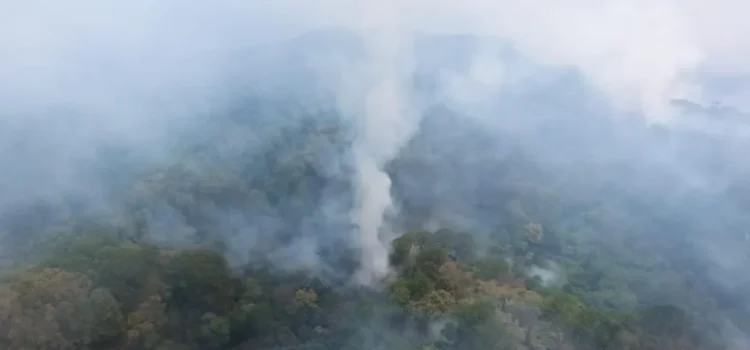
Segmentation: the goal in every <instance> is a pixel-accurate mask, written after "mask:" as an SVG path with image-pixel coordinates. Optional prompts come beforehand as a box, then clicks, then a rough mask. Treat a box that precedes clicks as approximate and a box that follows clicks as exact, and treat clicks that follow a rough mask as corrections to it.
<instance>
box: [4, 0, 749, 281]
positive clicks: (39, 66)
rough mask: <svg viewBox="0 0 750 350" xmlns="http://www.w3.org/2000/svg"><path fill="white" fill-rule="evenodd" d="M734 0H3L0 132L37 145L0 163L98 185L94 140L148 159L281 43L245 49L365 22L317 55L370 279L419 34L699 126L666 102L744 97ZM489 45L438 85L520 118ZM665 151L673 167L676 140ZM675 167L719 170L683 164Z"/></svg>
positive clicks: (474, 114) (17, 183)
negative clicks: (340, 119)
mask: <svg viewBox="0 0 750 350" xmlns="http://www.w3.org/2000/svg"><path fill="white" fill-rule="evenodd" d="M746 10H750V5H746V4H745V3H744V2H741V1H732V0H722V1H715V2H712V3H711V4H710V5H709V4H708V3H707V2H705V1H698V0H689V1H677V0H658V1H654V0H651V1H645V0H644V1H626V0H606V1H602V0H600V1H590V0H576V1H568V2H565V3H560V2H556V1H552V0H534V1H516V0H509V1H480V0H471V1H451V0H439V1H426V0H405V1H374V0H373V1H369V0H361V1H344V0H325V1H303V0H282V1H275V2H265V3H261V2H257V1H239V0H219V1H212V2H192V3H189V4H188V3H184V2H177V1H173V0H167V1H160V2H154V1H145V0H135V1H128V2H125V3H113V2H101V1H91V0H72V1H68V2H65V3H60V2H55V1H51V0H49V1H43V0H36V1H6V2H4V3H2V4H0V104H1V106H2V110H0V113H2V116H0V122H1V123H2V129H0V131H2V133H7V135H14V137H13V138H12V139H14V140H15V139H18V138H20V139H25V140H26V142H27V143H28V144H33V145H34V146H33V147H26V148H24V146H23V145H21V144H18V143H16V142H15V141H14V142H11V141H7V140H10V139H11V138H10V137H9V138H3V139H4V140H6V141H4V142H3V145H2V146H3V150H2V157H3V162H4V163H3V164H4V167H7V168H11V166H9V165H8V166H6V165H5V164H11V163H17V164H20V165H18V166H16V167H13V168H14V169H12V170H8V171H4V172H3V174H2V176H0V190H1V191H2V195H3V201H4V202H6V203H12V202H15V201H17V200H21V199H24V198H27V197H29V196H33V195H39V196H50V195H54V194H56V193H62V192H69V191H72V192H76V191H78V192H98V191H99V189H97V188H96V187H97V186H96V184H94V183H92V182H90V181H87V180H86V178H85V177H84V176H83V173H82V170H81V169H83V168H85V165H86V164H88V163H90V162H91V161H92V159H94V158H95V157H96V156H97V155H96V150H97V148H98V147H99V146H100V145H101V144H115V145H118V146H122V147H125V148H127V149H129V150H131V151H133V152H135V153H136V154H137V155H138V156H139V157H142V158H148V159H152V158H153V159H158V158H159V157H162V153H163V152H166V151H164V149H166V148H168V147H169V144H170V142H171V141H168V140H169V135H170V134H171V133H172V132H173V131H174V130H175V129H176V128H179V127H180V125H182V124H183V123H189V121H190V118H189V117H190V116H194V115H210V114H211V113H212V112H214V108H215V106H216V105H220V104H221V102H222V99H223V98H224V97H223V96H224V95H225V94H226V93H227V90H226V89H227V88H226V87H227V86H228V84H227V82H228V81H231V80H232V78H233V76H234V75H235V74H237V73H238V72H242V74H244V75H245V76H247V77H248V79H249V80H251V81H252V84H253V85H255V86H263V85H272V84H273V83H274V82H273V79H275V78H276V77H274V76H273V74H269V75H264V74H263V73H264V72H265V70H266V68H267V66H266V65H264V64H268V63H269V62H274V61H275V60H277V59H280V57H276V56H274V55H273V54H269V56H267V57H265V58H263V59H264V60H265V61H263V62H265V63H264V64H260V63H258V60H261V58H260V56H261V55H255V56H254V55H252V54H248V52H250V51H252V50H255V51H252V52H264V48H270V47H272V46H273V45H275V44H278V43H280V42H282V41H283V40H285V39H288V38H292V37H295V36H297V35H300V34H304V33H307V32H310V31H313V30H316V29H321V28H329V27H338V28H344V29H347V30H349V31H352V32H354V33H356V34H357V35H359V36H360V37H361V39H362V40H363V56H364V58H363V59H360V60H354V61H350V60H347V59H343V62H342V61H335V60H330V61H327V60H318V61H316V64H315V65H314V67H315V69H316V70H317V71H318V73H320V74H322V75H324V76H326V77H329V78H331V79H330V80H327V81H326V82H325V85H326V88H328V89H331V90H332V91H333V92H334V95H335V96H336V100H337V105H338V107H339V109H340V111H341V113H342V114H344V115H346V116H348V117H349V118H351V119H350V120H351V122H352V124H353V125H355V129H356V131H355V140H354V144H353V150H352V151H353V154H354V167H355V171H354V175H353V176H354V179H353V182H354V183H355V192H356V196H355V197H356V199H355V205H354V208H353V212H352V214H351V215H352V219H353V221H354V222H355V226H356V227H357V228H356V229H355V230H354V231H355V232H352V234H353V235H356V236H355V237H356V238H353V239H354V240H355V241H357V242H359V243H358V244H359V245H360V246H361V248H362V252H363V253H362V256H361V266H362V271H361V273H360V275H359V276H360V282H363V283H373V282H374V281H377V280H378V279H380V278H382V277H383V276H385V275H386V274H387V272H388V271H387V270H388V264H387V255H388V248H387V247H388V244H389V242H390V240H391V239H392V238H393V237H394V235H395V233H394V232H392V230H391V229H390V228H389V227H388V223H387V220H386V219H387V215H388V214H389V211H392V210H395V209H396V208H395V205H394V200H393V198H392V197H391V179H390V178H389V177H388V175H387V173H386V172H385V170H384V168H385V166H386V165H387V164H388V163H389V162H390V161H392V160H393V159H394V158H396V157H397V156H398V155H399V151H400V149H401V148H402V147H404V146H405V145H406V144H407V143H408V142H409V140H410V138H411V137H412V136H413V135H414V134H416V133H417V132H418V131H419V130H418V128H419V125H420V116H421V115H422V110H421V109H422V106H421V105H420V103H418V102H416V100H415V98H414V96H412V93H413V91H412V86H411V76H412V74H413V73H414V72H415V71H417V70H418V68H419V67H418V66H417V63H416V58H415V55H416V53H415V45H416V44H415V42H416V41H415V38H416V37H417V36H418V35H422V34H442V35H447V34H472V35H476V36H481V37H492V38H498V39H500V40H503V41H504V42H507V43H509V44H510V45H512V46H513V47H514V48H515V49H516V50H518V51H519V52H520V53H521V54H522V55H524V56H526V57H528V58H529V59H530V60H532V61H534V62H536V63H537V64H538V65H539V66H543V67H572V68H573V69H575V70H576V71H577V72H579V73H580V74H581V75H582V77H583V79H584V85H585V86H586V87H587V88H590V89H591V90H593V91H596V92H597V93H598V94H600V95H601V96H602V97H601V98H602V99H603V100H605V101H607V103H608V104H612V105H613V106H614V107H615V108H616V110H617V111H618V115H619V114H626V113H636V114H640V115H643V116H645V118H646V119H647V120H649V121H650V122H653V123H667V124H671V125H678V126H680V127H684V126H686V125H693V126H692V127H693V128H698V129H701V130H705V129H708V128H709V127H711V125H713V124H710V123H709V125H706V123H707V122H705V121H702V120H703V119H700V120H701V122H699V123H694V124H689V123H687V122H686V121H683V120H682V119H681V118H680V116H681V115H680V113H676V112H675V110H674V109H673V104H672V103H671V101H672V100H675V99H683V100H690V101H694V102H696V103H699V104H704V105H705V104H708V103H710V102H711V101H714V100H718V101H721V102H722V103H724V104H726V105H730V106H734V107H737V108H743V107H748V106H747V105H746V101H748V99H747V97H750V94H748V91H749V90H748V89H747V86H748V84H747V81H746V78H744V77H746V74H747V73H748V72H747V69H748V68H747V66H746V65H745V64H744V62H743V60H742V58H743V57H747V55H748V54H750V40H748V38H747V36H746V35H744V33H746V32H747V31H748V30H750V25H748V24H747V22H746V21H744V18H743V17H742V15H741V14H744V13H747V11H746ZM491 42H492V41H491V40H489V41H486V42H482V43H480V44H478V45H477V46H478V47H477V48H476V50H475V51H473V52H471V53H470V55H471V58H470V62H471V63H470V64H469V68H468V69H466V70H445V71H442V70H441V71H440V72H439V73H440V76H441V79H440V81H439V82H438V85H439V86H438V90H439V91H440V93H438V95H437V96H438V97H437V98H436V99H437V100H439V102H441V103H444V104H447V105H449V106H451V107H452V108H455V109H458V110H461V111H464V112H466V113H465V114H466V115H467V117H470V118H473V120H479V121H480V122H481V123H483V125H486V126H487V127H488V128H493V127H500V128H505V129H507V128H520V127H519V125H521V124H522V123H523V120H521V119H523V118H516V117H512V116H509V115H508V114H504V115H496V114H493V113H490V112H489V111H492V110H493V108H494V107H496V105H495V103H496V101H494V99H495V98H496V97H497V96H498V94H506V95H512V94H513V93H514V92H518V91H522V90H523V89H525V88H526V87H527V86H528V85H529V84H531V83H533V81H535V80H534V79H537V78H539V66H535V67H530V66H525V65H522V64H515V63H509V62H508V61H507V60H504V59H502V58H501V57H499V54H498V52H499V51H500V49H498V47H496V46H494V45H493V44H491ZM269 52H270V51H269ZM727 77H732V78H734V77H736V79H738V80H739V81H740V82H739V83H736V84H734V85H733V86H729V85H730V84H729V83H726V82H723V81H722V80H721V79H726V78H727ZM530 82H531V83H530ZM562 89H564V87H563V88H562ZM542 103H543V102H542ZM726 129H729V131H735V130H737V129H738V128H736V127H732V128H724V129H722V128H718V129H717V130H718V131H716V132H718V133H719V134H720V135H725V134H726V135H731V137H737V136H736V135H733V134H729V133H728V132H727V130H726ZM23 133H27V134H28V135H27V136H19V135H25V134H23ZM726 137H730V136H726ZM740 137H744V136H742V135H740ZM637 151H645V152H654V153H658V152H660V150H659V151H657V150H653V149H645V150H637ZM628 152H633V153H635V152H636V151H634V150H629V151H628ZM664 159H666V160H665V161H664V163H668V162H673V163H674V164H677V165H680V166H684V165H683V164H684V163H683V162H682V161H681V160H677V159H676V158H675V157H674V156H673V154H672V153H669V152H667V153H666V155H665V156H664ZM678 177H684V178H693V179H694V180H690V181H691V182H694V183H709V182H711V180H713V179H714V176H713V175H711V174H708V175H707V174H698V173H695V172H693V171H690V170H685V171H683V172H681V173H680V174H679V176H678ZM307 243H308V242H306V244H307ZM311 244H312V243H311ZM310 254H312V253H310ZM310 254H306V255H305V256H306V257H307V256H309V255H310ZM306 259H307V258H306Z"/></svg>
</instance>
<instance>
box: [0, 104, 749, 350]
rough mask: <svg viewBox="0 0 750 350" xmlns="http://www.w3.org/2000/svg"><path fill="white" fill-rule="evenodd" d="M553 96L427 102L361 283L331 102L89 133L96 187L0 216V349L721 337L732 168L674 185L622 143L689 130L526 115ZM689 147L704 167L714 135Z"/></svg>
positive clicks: (710, 341)
mask: <svg viewBox="0 0 750 350" xmlns="http://www.w3.org/2000/svg"><path fill="white" fill-rule="evenodd" d="M567 99H568V98H567V97H566V98H563V100H565V101H562V100H554V99H547V100H546V105H545V106H544V108H543V107H534V108H537V109H535V110H534V111H533V112H534V113H537V114H538V115H539V116H540V118H541V120H543V121H544V122H541V123H539V125H535V126H529V127H528V128H526V129H523V130H518V129H514V130H505V131H502V128H501V130H500V131H498V130H493V131H491V132H488V131H486V130H483V127H482V126H480V125H474V124H471V123H467V122H465V121H463V120H460V119H459V118H457V117H456V116H455V115H454V114H453V113H452V112H451V111H449V110H447V109H441V108H436V109H434V110H429V111H428V112H427V116H426V118H425V120H424V123H423V125H422V126H421V129H420V133H419V134H418V135H416V137H415V138H414V139H413V140H412V142H411V143H410V144H409V145H407V147H406V148H405V149H404V150H403V152H402V154H401V156H400V157H399V158H397V159H396V160H394V161H393V162H392V163H391V164H389V166H388V172H389V174H390V175H391V177H392V179H393V195H394V197H395V198H396V200H397V202H398V204H399V208H400V211H399V212H398V215H394V216H393V217H390V218H389V222H388V224H389V226H390V227H393V228H394V230H395V231H396V232H397V233H398V235H397V236H398V238H397V239H395V240H394V241H393V242H392V244H391V255H390V263H391V267H392V269H393V274H392V275H391V276H390V277H389V278H388V279H387V280H386V281H383V284H382V285H381V286H376V288H372V287H362V286H357V285H353V284H351V283H350V282H351V280H352V275H353V273H354V272H355V271H356V270H357V268H358V266H357V264H358V260H357V256H358V254H359V252H358V249H360V248H359V246H358V245H357V244H356V240H355V239H354V238H352V232H353V230H352V228H351V219H350V217H349V212H348V210H349V208H351V193H352V188H351V187H352V184H351V181H350V179H351V173H352V169H351V162H350V161H349V157H350V155H349V154H348V152H349V151H348V150H349V149H350V148H349V146H350V141H351V132H350V131H349V130H348V129H347V126H346V123H343V122H342V121H341V120H340V119H339V118H338V117H336V116H335V113H332V112H330V111H318V110H316V109H311V108H309V107H308V106H306V105H304V104H297V103H289V102H288V101H281V102H279V101H276V102H274V101H262V102H261V101H250V102H248V101H244V102H243V105H242V106H241V108H239V109H238V110H233V111H230V112H227V113H224V114H222V115H212V116H211V118H210V122H208V123H207V124H208V125H206V124H205V123H200V125H197V126H196V127H195V128H194V129H190V130H182V131H180V136H181V137H182V138H183V140H182V141H181V142H178V145H177V146H176V147H175V149H172V150H171V152H172V155H173V156H174V158H173V159H175V160H174V161H172V162H171V163H168V164H157V165H152V164H140V163H138V161H137V159H135V158H137V157H135V156H129V155H128V154H127V152H119V151H118V150H110V151H109V152H108V153H103V154H102V156H101V157H102V164H101V167H95V168H97V169H107V170H106V172H105V173H104V174H100V176H101V177H103V178H106V179H107V186H106V188H107V191H106V192H105V193H104V194H103V195H101V196H99V197H97V198H95V199H96V200H94V199H91V198H84V199H83V200H82V199H81V198H77V197H76V196H75V193H74V194H73V195H69V196H68V195H66V196H62V197H61V198H52V199H50V198H44V199H29V200H28V201H27V202H26V203H16V204H15V206H14V207H13V210H8V211H6V212H5V213H4V217H3V218H2V220H0V224H2V233H3V235H2V241H1V242H0V245H1V246H2V247H3V256H2V257H3V267H4V270H3V274H2V283H1V284H0V348H2V349H8V350H21V349H133V350H140V349H163V350H171V349H186V350H188V349H268V350H271V349H276V350H281V349H321V350H322V349H331V350H333V349H336V350H339V349H388V350H391V349H393V350H398V349H404V350H406V349H414V350H416V349H422V350H426V349H436V350H437V349H444V350H448V349H456V350H459V349H460V350H489V349H524V350H543V349H548V350H564V349H592V350H593V349H612V350H614V349H620V350H625V349H629V350H636V349H638V350H640V349H643V350H646V349H648V350H669V349H722V348H727V347H728V346H730V345H732V344H731V343H732V342H734V341H735V339H734V336H735V335H734V333H731V332H730V331H732V330H733V331H736V332H738V333H740V334H741V333H742V331H744V330H745V329H747V327H748V325H750V322H749V321H750V319H748V318H747V317H746V314H747V312H746V309H745V302H744V300H745V299H743V298H744V297H745V295H746V293H747V292H748V291H750V289H748V287H747V286H748V284H747V283H746V282H745V279H743V278H741V277H737V276H738V275H737V274H736V273H735V271H734V270H732V268H731V266H730V267H726V266H723V267H722V268H721V269H718V268H717V267H716V266H715V265H714V264H713V261H712V260H711V259H710V257H709V256H708V255H707V254H705V251H702V250H701V248H704V247H706V246H711V247H721V248H725V247H730V246H732V247H735V248H737V249H740V250H741V249H743V247H745V244H746V242H745V240H743V239H742V238H743V237H744V236H743V235H744V231H742V230H741V228H743V227H748V226H747V225H748V224H750V223H747V220H749V219H748V218H746V217H745V216H744V215H742V208H745V209H747V208H746V207H743V205H745V206H746V203H747V202H743V201H742V200H743V198H747V195H746V194H747V193H746V192H743V188H746V187H743V186H741V183H740V182H733V183H732V184H733V185H732V186H733V187H730V188H731V190H729V191H723V192H722V191H719V192H701V191H684V190H683V188H681V187H679V186H677V185H676V184H675V181H673V180H670V179H671V178H670V177H669V175H668V174H667V172H668V171H669V170H670V169H669V167H666V168H660V167H653V166H652V165H651V164H649V163H648V161H646V160H643V158H638V157H635V156H633V154H636V153H638V152H639V151H641V150H639V149H637V147H640V146H642V145H644V144H654V143H656V142H660V140H664V139H670V140H679V139H680V138H685V139H689V140H690V142H687V143H681V144H680V143H679V142H678V144H680V145H683V146H685V145H687V146H689V147H693V146H695V145H696V142H698V141H696V140H695V139H694V138H692V136H690V135H688V134H687V132H685V131H672V130H666V131H665V130H660V129H657V128H653V127H648V126H646V125H645V124H641V123H638V122H630V121H627V122H624V123H622V124H621V125H620V124H618V125H615V123H617V122H615V121H608V120H603V121H601V123H600V124H596V122H592V121H591V120H590V119H584V118H587V117H586V116H581V117H580V118H581V119H580V120H578V119H575V118H573V117H570V118H567V119H560V120H558V121H557V122H554V121H553V120H552V119H544V116H545V115H546V114H545V113H547V114H549V111H550V110H555V109H564V108H565V107H564V106H563V104H565V103H568V102H569V101H568V100H567ZM529 105H533V103H532V102H529ZM529 108H531V107H529ZM581 120H587V122H586V123H587V124H586V125H588V126H589V128H584V127H582V126H581V125H582V124H577V123H576V122H577V121H581ZM280 121H284V123H281V122H280ZM540 125H541V126H540ZM634 135H635V136H634ZM571 140H575V141H576V142H571ZM603 140H605V141H606V142H603ZM702 142H703V143H701V144H700V145H701V146H705V147H708V148H712V149H715V148H717V147H719V146H717V145H716V144H714V143H717V142H719V141H716V140H713V139H710V140H704V141H702ZM573 143H575V145H573ZM593 145H597V146H598V148H597V147H592V146H593ZM622 145H635V146H633V147H634V149H633V150H629V151H628V152H620V153H616V152H614V150H622V148H621V146H622ZM688 151H689V150H688ZM686 153H689V157H688V158H689V159H684V160H681V162H682V163H683V164H692V165H695V166H696V167H700V168H701V169H703V168H706V167H710V166H711V165H710V164H708V165H707V164H706V162H708V161H710V160H711V159H710V158H711V157H713V156H715V155H716V154H710V155H707V156H706V155H701V154H700V152H686ZM603 155H604V156H603ZM560 158H564V159H565V161H563V162H561V161H560V160H559V159H560ZM636 158H637V160H635V159H636ZM730 180H732V181H734V180H733V179H730ZM743 203H744V204H743ZM701 214H703V215H701ZM709 240H710V242H709ZM709 243H710V244H709ZM712 244H713V245H712ZM717 249H718V248H717ZM741 261H742V260H740V263H737V264H736V265H733V266H743V265H742V264H741ZM722 273H725V274H726V275H722ZM729 279H731V282H732V285H731V288H727V285H726V282H727V281H728V280H729ZM728 325H731V328H730V327H728Z"/></svg>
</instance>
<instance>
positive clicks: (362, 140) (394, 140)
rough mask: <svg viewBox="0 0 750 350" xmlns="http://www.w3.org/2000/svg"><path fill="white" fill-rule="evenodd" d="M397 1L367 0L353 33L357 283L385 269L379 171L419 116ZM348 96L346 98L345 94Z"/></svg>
mask: <svg viewBox="0 0 750 350" xmlns="http://www.w3.org/2000/svg"><path fill="white" fill-rule="evenodd" d="M399 4H400V2H399V1H396V0H387V1H367V2H364V3H363V6H362V8H361V11H362V12H361V17H358V18H360V20H361V21H360V22H359V25H358V26H357V27H356V28H357V32H358V33H359V34H361V35H362V38H363V39H364V49H365V52H366V59H365V64H364V67H363V69H362V71H361V73H362V74H363V77H362V80H360V83H361V84H362V85H361V86H360V87H359V89H357V91H359V92H360V96H354V98H355V99H356V100H357V101H360V102H359V103H357V104H356V107H357V108H356V109H355V111H353V112H354V113H355V115H356V117H355V123H356V125H357V139H356V141H355V144H354V150H353V151H354V157H355V179H354V183H355V186H356V194H355V195H356V199H355V208H354V211H353V215H354V220H355V224H356V226H357V228H358V231H359V235H360V236H359V238H360V242H361V245H362V246H361V248H362V257H361V261H360V263H361V270H360V272H359V274H358V276H357V279H358V282H359V283H364V284H370V283H373V282H375V281H377V280H378V279H380V278H382V277H384V276H385V275H386V273H387V271H388V247H389V243H390V239H389V238H390V236H391V235H390V233H389V232H388V231H387V227H384V225H383V223H384V219H385V215H386V214H387V212H388V210H389V209H391V208H392V206H393V200H392V198H391V193H390V190H391V179H390V178H389V177H388V174H387V173H386V172H385V170H384V169H383V168H384V166H385V165H386V164H387V163H388V162H389V161H391V160H393V159H394V158H395V157H396V156H397V155H398V152H399V150H400V149H401V147H403V146H404V144H405V143H406V142H407V141H408V140H409V138H410V136H411V135H412V134H413V133H414V130H415V128H416V126H417V123H418V116H419V114H418V113H416V112H415V111H414V110H413V106H411V104H410V96H409V91H410V88H409V86H408V84H409V77H410V76H411V72H412V70H413V67H412V62H411V60H412V54H413V52H412V49H413V43H412V40H413V33H411V32H410V31H409V30H408V29H407V28H406V26H405V25H406V23H407V22H405V21H406V20H408V19H407V18H405V17H403V15H404V14H403V13H402V11H401V10H400V8H399ZM347 97H351V96H347Z"/></svg>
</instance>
